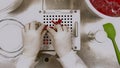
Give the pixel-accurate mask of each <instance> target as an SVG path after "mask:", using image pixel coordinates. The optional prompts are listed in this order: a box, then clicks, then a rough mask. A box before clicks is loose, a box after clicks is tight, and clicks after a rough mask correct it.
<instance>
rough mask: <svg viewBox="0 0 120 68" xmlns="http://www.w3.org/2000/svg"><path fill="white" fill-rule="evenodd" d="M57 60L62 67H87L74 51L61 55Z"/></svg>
mask: <svg viewBox="0 0 120 68" xmlns="http://www.w3.org/2000/svg"><path fill="white" fill-rule="evenodd" d="M59 61H60V63H61V64H62V66H63V68H87V66H86V65H85V64H84V62H83V61H82V59H81V58H80V57H79V56H78V55H77V54H76V53H75V52H74V51H71V52H70V53H69V54H67V55H65V56H64V57H61V58H60V59H59Z"/></svg>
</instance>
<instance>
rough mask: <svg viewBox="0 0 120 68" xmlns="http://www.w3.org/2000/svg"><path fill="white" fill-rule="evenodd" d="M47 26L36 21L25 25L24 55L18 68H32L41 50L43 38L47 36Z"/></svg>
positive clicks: (20, 58) (19, 60) (17, 65)
mask: <svg viewBox="0 0 120 68" xmlns="http://www.w3.org/2000/svg"><path fill="white" fill-rule="evenodd" d="M44 27H45V25H43V24H41V23H38V22H36V21H34V22H32V23H29V24H27V25H25V28H24V29H23V45H24V47H23V54H22V55H21V56H20V57H19V59H18V61H17V64H16V68H30V67H31V65H32V64H33V63H34V61H35V58H36V56H37V54H38V52H39V50H40V45H41V38H42V35H44V34H45V31H43V28H44Z"/></svg>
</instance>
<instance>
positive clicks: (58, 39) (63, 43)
mask: <svg viewBox="0 0 120 68" xmlns="http://www.w3.org/2000/svg"><path fill="white" fill-rule="evenodd" d="M55 28H56V29H57V32H56V31H55V30H54V29H51V28H47V30H48V31H49V33H48V35H49V36H50V37H51V39H53V41H52V42H53V46H54V48H55V51H56V52H57V54H58V56H59V57H63V56H65V55H66V54H68V53H69V52H70V51H71V50H72V39H71V32H70V29H68V28H67V27H66V26H61V25H55Z"/></svg>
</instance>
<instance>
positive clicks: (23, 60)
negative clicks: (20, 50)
mask: <svg viewBox="0 0 120 68" xmlns="http://www.w3.org/2000/svg"><path fill="white" fill-rule="evenodd" d="M34 60H35V57H27V56H24V55H22V56H20V58H19V59H18V61H17V63H16V68H30V67H31V65H32V64H33V63H34Z"/></svg>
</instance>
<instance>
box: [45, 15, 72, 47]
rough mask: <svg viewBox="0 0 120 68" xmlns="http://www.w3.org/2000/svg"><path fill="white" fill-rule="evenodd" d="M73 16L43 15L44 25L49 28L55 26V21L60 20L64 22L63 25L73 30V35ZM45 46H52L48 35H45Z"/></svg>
mask: <svg viewBox="0 0 120 68" xmlns="http://www.w3.org/2000/svg"><path fill="white" fill-rule="evenodd" d="M72 17H73V16H72V15H43V23H44V24H46V25H48V26H54V24H53V23H52V20H53V21H58V19H61V20H62V23H61V24H62V25H66V26H67V27H69V28H70V29H71V33H72V32H73V28H72V27H73V23H72V20H73V19H72ZM43 44H44V45H49V44H51V39H50V38H49V37H48V35H47V34H45V36H44V38H43Z"/></svg>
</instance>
